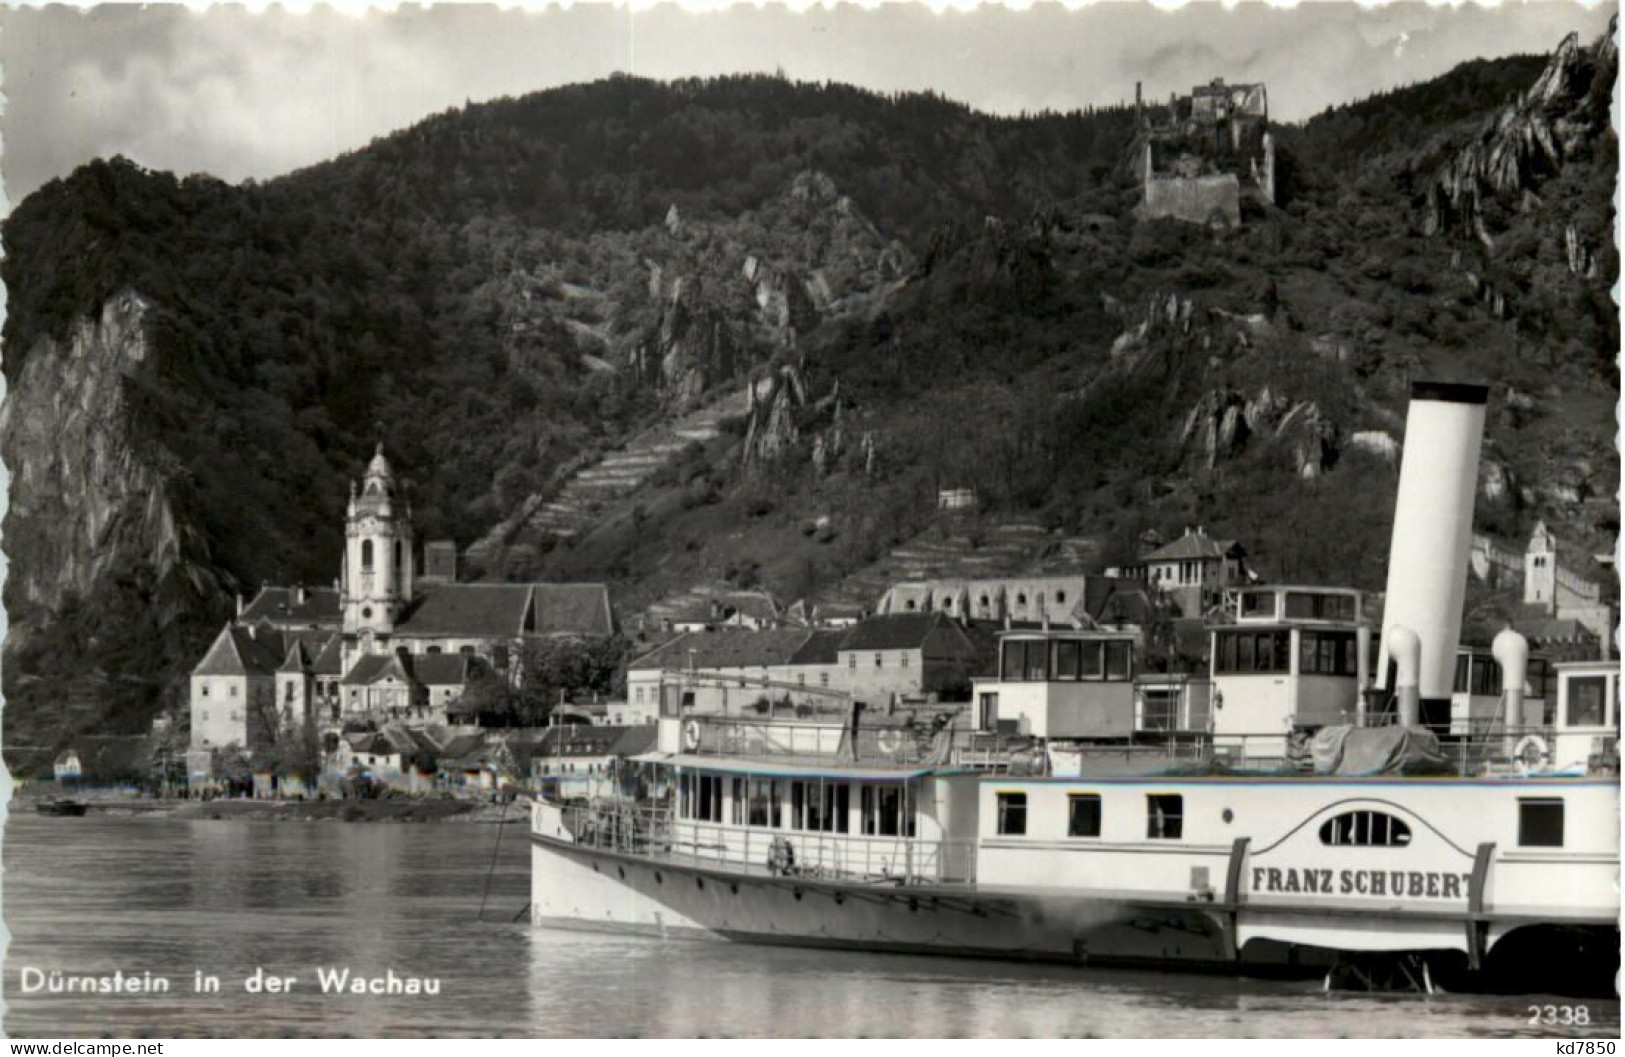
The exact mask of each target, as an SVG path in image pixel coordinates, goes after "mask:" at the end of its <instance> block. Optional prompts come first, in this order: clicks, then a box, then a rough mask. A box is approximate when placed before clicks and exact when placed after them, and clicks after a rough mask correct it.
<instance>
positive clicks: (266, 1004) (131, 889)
mask: <svg viewBox="0 0 1625 1057" xmlns="http://www.w3.org/2000/svg"><path fill="white" fill-rule="evenodd" d="M499 831H500V832H501V841H500V845H499V842H498V840H497V837H498V833H499ZM493 864H494V867H493ZM4 865H5V876H4V895H3V910H4V916H5V921H6V924H7V926H8V927H9V929H10V932H11V942H10V948H9V950H8V952H7V955H6V965H5V972H4V977H3V985H4V994H5V1001H6V1007H7V1008H6V1011H5V1019H4V1024H5V1029H6V1032H7V1034H9V1035H11V1036H14V1037H15V1036H25V1037H38V1036H56V1037H64V1036H73V1037H86V1036H148V1037H152V1036H160V1037H165V1036H193V1035H224V1036H280V1035H324V1036H375V1035H384V1036H403V1035H425V1034H427V1035H517V1036H602V1035H615V1036H621V1035H633V1036H695V1035H700V1036H739V1035H750V1036H755V1035H773V1036H783V1035H788V1036H814V1035H859V1036H939V1035H946V1036H1055V1035H1062V1036H1112V1037H1137V1036H1174V1037H1194V1036H1225V1035H1263V1036H1276V1035H1284V1036H1365V1035H1371V1034H1381V1035H1391V1036H1484V1035H1490V1036H1495V1035H1555V1036H1557V1037H1570V1038H1572V1037H1575V1036H1576V1035H1596V1036H1603V1035H1613V1036H1617V1035H1618V1033H1619V1004H1618V1002H1613V1001H1610V1002H1597V1001H1595V1000H1593V1001H1590V1002H1587V1003H1584V1004H1585V1005H1586V1007H1587V1008H1586V1013H1587V1017H1588V1019H1589V1020H1590V1021H1591V1026H1590V1028H1589V1029H1584V1030H1582V1029H1574V1028H1567V1029H1564V1028H1537V1027H1531V1026H1530V1025H1529V1024H1528V1023H1527V1021H1528V1019H1529V1007H1530V1006H1531V1005H1533V1004H1536V1003H1537V1002H1539V1001H1551V1002H1554V1003H1555V1002H1562V1001H1563V1000H1558V999H1540V998H1538V997H1529V998H1488V997H1480V996H1453V995H1436V996H1432V997H1426V998H1424V997H1419V996H1404V997H1394V996H1364V995H1358V996H1357V995H1347V994H1342V995H1335V994H1334V995H1326V994H1323V993H1321V991H1320V989H1319V985H1318V984H1315V983H1301V982H1300V983H1280V982H1269V981H1258V980H1238V979H1232V978H1228V977H1215V976H1202V975H1190V974H1159V973H1148V972H1130V971H1122V970H1115V971H1114V970H1082V969H1071V968H1066V967H1043V966H1027V965H1007V964H1001V963H994V962H980V961H962V960H957V959H951V958H917V957H904V956H897V955H881V954H872V955H871V954H848V953H834V952H829V951H809V950H796V949H791V948H774V947H754V946H746V945H737V944H728V943H712V942H704V941H667V942H662V941H659V940H653V939H642V938H630V937H628V938H621V937H615V936H606V935H601V934H592V933H575V932H564V931H553V930H540V929H533V928H531V927H530V926H529V925H528V924H526V923H525V922H524V921H520V922H519V923H514V922H513V921H512V919H513V917H514V916H515V914H516V913H518V912H519V911H520V910H521V909H522V908H523V907H524V906H525V905H526V902H527V900H528V892H527V888H528V878H529V859H528V856H527V849H526V845H525V833H524V829H523V827H522V826H519V825H508V826H500V827H499V826H492V825H478V824H467V823H439V824H432V825H399V824H365V823H358V824H343V823H300V822H239V821H198V822H180V821H173V820H169V819H164V818H154V817H144V818H128V817H126V818H113V817H106V816H95V815H92V816H88V817H86V818H78V819H68V818H44V817H39V816H34V815H25V814H14V815H12V816H11V818H10V820H9V821H8V823H7V825H6V829H5V844H4ZM488 874H489V877H490V888H489V894H488V896H487V897H486V899H485V902H486V906H485V913H484V920H481V919H480V906H481V901H482V895H484V894H485V890H486V880H487V876H488ZM25 967H33V968H35V969H38V970H40V971H41V972H42V973H44V974H49V973H50V972H51V971H52V970H58V971H60V972H62V973H64V974H68V975H75V976H82V975H86V974H93V975H106V974H110V973H112V972H114V971H115V970H118V971H122V972H124V973H126V974H130V973H141V972H150V973H152V974H154V975H155V976H163V977H166V978H168V979H169V980H170V983H171V986H172V990H171V991H170V992H169V993H167V994H140V995H96V996H86V995H82V994H55V995H52V994H48V993H43V992H42V993H33V994H22V993H19V988H20V984H21V983H22V980H21V978H20V974H21V972H22V970H23V969H24V968H25ZM317 967H334V968H345V967H348V968H349V969H351V970H352V971H353V972H355V973H360V974H366V975H369V976H372V975H383V974H384V973H385V972H386V971H390V970H393V971H394V972H395V973H396V974H397V975H398V976H401V977H412V976H415V977H435V978H438V979H439V981H440V993H439V994H438V995H435V996H427V995H419V996H409V995H393V996H379V995H366V996H357V995H348V994H323V993H322V991H321V988H320V985H319V982H318V979H317V973H316V969H317ZM256 968H263V969H264V971H265V972H266V973H267V974H268V975H277V976H294V977H297V978H298V979H297V982H296V983H295V984H294V985H293V989H292V991H291V992H289V993H286V994H281V995H268V994H250V993H247V992H245V990H244V988H243V981H244V980H245V979H246V978H248V977H249V976H250V974H252V973H253V972H254V971H255V969H256ZM200 971H201V972H204V973H208V974H212V975H214V976H217V977H219V979H220V982H221V986H220V990H219V992H218V993H198V992H196V991H194V989H193V982H194V973H196V972H200ZM1566 1004H1568V1005H1571V1006H1572V1005H1574V1004H1575V1003H1574V1002H1573V1001H1572V1000H1570V1001H1568V1002H1567V1003H1566Z"/></svg>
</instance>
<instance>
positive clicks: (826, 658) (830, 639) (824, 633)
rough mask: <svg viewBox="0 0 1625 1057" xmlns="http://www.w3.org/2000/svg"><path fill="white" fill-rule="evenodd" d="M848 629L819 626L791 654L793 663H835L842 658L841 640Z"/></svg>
mask: <svg viewBox="0 0 1625 1057" xmlns="http://www.w3.org/2000/svg"><path fill="white" fill-rule="evenodd" d="M848 634H849V632H848V629H845V628H838V629H825V628H819V629H816V630H814V631H812V632H810V633H809V634H808V636H807V641H806V642H804V643H802V644H801V648H800V649H798V650H796V652H795V653H793V654H791V656H790V663H791V664H834V663H835V662H836V661H837V660H839V659H840V655H839V651H840V649H841V640H842V639H844V638H846V636H847V635H848Z"/></svg>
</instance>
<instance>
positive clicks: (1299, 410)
mask: <svg viewBox="0 0 1625 1057" xmlns="http://www.w3.org/2000/svg"><path fill="white" fill-rule="evenodd" d="M1178 443H1179V446H1180V448H1181V450H1183V451H1184V452H1185V454H1186V457H1187V458H1189V459H1193V460H1195V461H1197V462H1198V463H1199V464H1200V465H1201V466H1203V467H1204V468H1206V469H1209V470H1213V469H1217V468H1218V467H1219V466H1220V465H1221V464H1222V463H1224V462H1227V461H1229V460H1231V459H1234V458H1236V457H1238V456H1240V455H1241V454H1242V453H1243V452H1244V451H1247V450H1248V449H1250V448H1253V447H1256V446H1260V445H1272V446H1280V447H1283V448H1284V449H1285V450H1286V451H1287V452H1288V455H1289V457H1290V459H1291V462H1292V467H1293V469H1294V470H1295V471H1296V473H1297V474H1298V476H1300V477H1318V476H1320V474H1321V473H1323V472H1324V471H1326V470H1328V469H1330V468H1331V467H1332V466H1333V465H1334V464H1335V463H1336V462H1337V456H1338V451H1339V448H1340V444H1339V438H1338V430H1337V427H1336V426H1335V425H1334V424H1333V423H1331V422H1329V421H1328V420H1327V419H1326V417H1325V416H1324V415H1323V414H1322V413H1321V410H1320V407H1319V405H1318V404H1316V403H1314V402H1313V401H1309V400H1299V401H1293V400H1290V399H1288V398H1287V397H1286V396H1284V395H1282V394H1278V393H1276V392H1274V391H1273V390H1271V389H1270V388H1269V387H1268V386H1265V387H1264V388H1262V389H1260V390H1259V391H1258V393H1257V394H1256V395H1254V396H1252V397H1248V396H1247V395H1246V394H1245V393H1242V392H1240V391H1239V390H1236V389H1230V388H1224V389H1213V390H1210V391H1209V392H1207V393H1206V394H1205V395H1204V396H1203V397H1202V398H1201V399H1200V400H1198V401H1197V403H1196V406H1195V407H1193V408H1191V410H1190V413H1189V414H1187V415H1186V416H1185V422H1184V425H1183V426H1182V427H1181V429H1180V431H1179V436H1178Z"/></svg>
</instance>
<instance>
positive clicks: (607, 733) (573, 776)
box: [530, 723, 656, 798]
mask: <svg viewBox="0 0 1625 1057" xmlns="http://www.w3.org/2000/svg"><path fill="white" fill-rule="evenodd" d="M655 734H656V731H655V728H654V727H653V726H649V725H640V726H631V727H620V726H614V727H610V726H604V727H595V726H583V725H581V724H575V723H568V724H562V725H559V726H553V727H549V728H548V729H547V732H546V733H545V734H543V735H542V740H541V742H540V743H539V744H538V745H537V746H536V748H535V751H534V752H533V753H532V754H531V757H530V775H531V779H532V781H533V782H534V783H535V784H536V785H537V787H538V788H549V787H551V791H552V792H553V793H554V794H555V795H557V796H559V797H562V798H574V797H598V796H610V795H614V794H615V793H618V792H622V791H623V790H622V789H621V788H620V782H619V781H618V780H617V779H618V778H620V777H621V767H620V765H621V763H622V761H624V760H627V759H630V758H632V757H634V756H638V755H641V754H642V753H645V752H649V751H650V750H652V749H653V748H654V747H655ZM544 783H545V784H544Z"/></svg>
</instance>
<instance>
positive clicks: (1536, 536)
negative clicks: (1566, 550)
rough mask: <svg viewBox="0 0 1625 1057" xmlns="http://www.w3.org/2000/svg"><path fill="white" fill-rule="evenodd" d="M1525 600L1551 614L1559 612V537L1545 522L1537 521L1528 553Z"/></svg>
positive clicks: (1524, 561) (1524, 589)
mask: <svg viewBox="0 0 1625 1057" xmlns="http://www.w3.org/2000/svg"><path fill="white" fill-rule="evenodd" d="M1523 601H1524V605H1529V606H1540V607H1541V608H1542V609H1544V610H1546V612H1547V613H1556V612H1557V540H1556V538H1555V537H1553V536H1552V533H1551V530H1549V529H1548V528H1547V527H1546V522H1544V521H1537V522H1535V531H1534V533H1533V534H1532V535H1531V536H1530V537H1529V548H1528V550H1527V551H1525V552H1524V557H1523Z"/></svg>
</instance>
